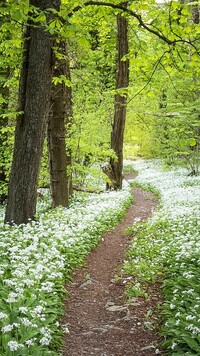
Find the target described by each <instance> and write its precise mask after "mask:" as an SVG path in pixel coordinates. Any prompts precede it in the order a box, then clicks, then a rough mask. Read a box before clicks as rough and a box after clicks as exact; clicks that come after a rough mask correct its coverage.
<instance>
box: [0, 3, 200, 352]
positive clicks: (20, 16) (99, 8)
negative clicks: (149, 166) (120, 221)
mask: <svg viewBox="0 0 200 356" xmlns="http://www.w3.org/2000/svg"><path fill="white" fill-rule="evenodd" d="M127 30H128V31H127ZM199 34H200V27H199V3H198V2H197V1H187V0H185V1H184V0H181V1H180V2H179V1H169V2H168V1H166V2H164V1H163V2H160V1H159V2H158V1H155V0H150V1H149V0H148V1H147V0H144V1H134V2H132V1H126V2H121V1H119V0H113V1H110V0H109V1H108V2H104V1H86V2H85V1H83V0H81V1H77V2H76V1H71V0H62V1H60V0H54V1H50V0H44V1H38V0H30V1H28V0H17V1H16V0H6V1H3V0H2V1H1V0H0V68H1V69H0V146H1V147H0V200H1V201H2V202H3V203H4V204H6V206H7V208H6V214H5V206H2V207H1V209H0V214H1V218H2V220H1V221H2V223H1V234H2V238H1V241H0V243H1V244H2V250H1V252H2V254H3V257H2V261H4V262H2V271H3V275H2V276H3V277H2V278H3V279H2V280H1V283H2V288H3V289H2V290H3V295H2V297H3V298H2V305H3V307H2V308H4V309H3V310H2V312H1V314H0V316H1V322H2V326H1V328H2V329H1V330H2V336H1V343H2V346H1V347H2V350H3V351H2V350H1V351H2V352H4V351H5V352H6V353H5V354H7V355H10V354H11V355H12V353H14V354H16V355H20V353H23V352H27V354H30V353H31V352H32V353H31V354H33V355H34V353H35V355H39V353H41V354H43V355H45V353H47V354H48V353H50V354H51V353H52V354H53V352H54V351H53V350H54V347H55V348H56V347H57V346H56V345H57V344H58V343H59V341H58V339H57V336H55V337H54V330H56V331H55V335H57V326H56V324H55V320H57V319H58V318H59V315H58V313H57V311H56V312H54V306H53V304H52V305H51V303H53V302H52V301H50V304H49V306H48V307H47V306H46V305H45V303H44V299H47V298H46V294H45V293H49V292H48V290H50V291H51V292H52V291H53V293H56V294H54V300H56V303H57V302H58V304H59V303H60V300H61V299H62V295H63V289H62V285H63V282H64V275H65V273H67V272H64V270H65V271H68V266H67V265H66V264H69V265H70V266H69V269H71V267H72V265H74V262H73V261H74V260H75V264H76V263H77V262H78V261H76V258H77V257H75V255H76V252H77V250H78V251H79V252H80V255H81V256H82V255H85V253H86V252H88V251H89V249H90V248H91V247H92V246H93V245H94V244H95V243H96V241H97V240H98V239H99V236H100V235H98V234H97V232H96V227H94V231H93V230H92V229H93V223H92V221H93V217H92V216H91V215H89V218H90V220H91V221H90V222H89V218H87V219H88V221H87V223H88V225H87V226H89V225H90V226H91V230H89V231H90V233H89V235H87V234H86V235H87V236H88V237H87V236H86V239H85V238H84V240H82V238H81V236H82V235H83V237H84V236H85V231H86V230H87V229H88V227H84V228H83V230H82V229H81V226H80V224H79V221H80V220H81V219H82V216H83V215H82V212H81V213H80V211H79V209H80V210H81V209H82V207H85V208H83V210H84V209H86V210H87V208H86V207H87V206H88V209H89V210H92V211H93V210H94V211H93V213H95V209H96V211H97V213H98V214H99V218H97V216H96V215H95V218H94V221H95V224H97V225H95V226H98V229H99V234H100V233H103V231H104V230H103V227H102V229H101V226H104V227H105V225H106V224H107V225H109V224H110V223H108V221H107V220H106V219H107V218H106V216H107V215H106V213H105V211H106V207H105V210H103V211H104V212H103V213H102V215H101V212H99V210H98V208H97V207H95V209H94V208H93V207H91V205H90V204H89V202H91V201H92V199H94V201H96V202H98V199H100V200H101V199H104V198H105V199H107V198H108V197H109V204H108V201H107V203H106V204H107V209H108V206H110V207H111V210H112V209H113V214H114V215H115V214H116V213H115V208H114V207H113V206H112V205H111V200H112V199H111V198H110V197H111V196H112V194H114V195H113V196H114V197H115V193H110V194H111V195H105V196H104V195H101V194H100V195H99V196H98V195H95V198H88V197H87V198H85V200H84V199H82V198H81V199H80V201H79V200H78V201H77V202H76V203H74V205H72V206H71V205H70V203H69V202H70V196H71V195H72V194H73V189H79V190H90V191H101V190H103V189H104V186H105V184H106V185H107V188H109V187H110V188H114V189H119V188H120V182H121V178H122V161H123V154H122V149H123V140H124V155H125V156H133V155H138V156H144V157H147V158H155V157H157V158H164V159H165V161H166V162H167V163H168V164H172V163H174V162H177V161H178V162H180V160H181V162H183V159H184V161H185V164H186V165H187V167H189V172H190V174H191V175H192V176H196V175H197V174H198V173H199V134H200V132H199V117H200V116H199V115H200V114H199V75H200V72H199V68H200V66H199ZM127 39H128V43H127ZM125 42H126V44H127V46H126V48H123V44H124V43H125ZM124 51H125V52H124ZM41 58H42V59H43V60H41ZM44 59H45V60H44ZM123 71H125V72H124V75H122V74H123ZM122 77H126V83H124V82H123V81H121V80H120V79H121V78H122ZM128 81H129V83H128ZM59 100H60V101H59ZM119 103H121V106H120V105H119ZM56 108H57V110H56ZM58 108H59V110H58ZM126 111H127V119H126ZM120 114H121V116H120ZM120 117H121V119H120ZM125 119H126V127H124V126H125ZM58 121H59V125H60V126H59V125H57V122H58ZM121 123H122V125H121ZM47 126H48V130H47ZM58 126H59V127H58ZM52 128H54V129H53V130H52ZM124 129H125V136H124ZM14 132H15V139H14ZM47 132H48V135H47ZM55 132H56V135H55V137H53V135H52V133H53V134H55ZM47 136H48V139H47ZM123 136H124V137H123ZM119 137H120V141H118V138H119ZM44 142H47V143H48V145H46V143H45V145H44ZM13 152H14V154H13ZM42 152H43V154H42ZM12 157H13V159H12ZM52 160H53V162H52ZM52 163H56V165H54V164H52ZM11 167H12V168H11ZM110 167H111V168H110ZM113 169H114V171H113ZM144 171H145V172H146V169H144ZM114 173H116V176H115V174H114ZM184 174H185V173H184V172H183V177H184V179H185V180H184V182H185V183H184V184H185V185H184V189H183V186H182V187H181V188H180V192H181V191H182V190H181V189H183V190H184V192H185V191H187V192H189V191H191V192H192V189H194V191H196V190H195V189H197V187H198V184H199V183H198V182H199V181H198V178H191V180H190V178H187V179H186V177H185V175H184ZM166 177H167V176H166ZM170 177H171V176H170V174H169V182H168V183H169V184H170V182H171V180H170V179H171V178H170ZM115 178H117V179H118V178H119V179H118V180H119V182H117V183H119V184H115V183H116V181H117V179H115ZM102 181H103V182H104V186H103V187H102ZM63 182H67V183H66V184H67V191H66V194H67V195H68V196H67V197H66V199H64V200H59V199H57V198H58V197H59V196H60V197H61V198H62V195H63V194H62V192H61V186H62V187H63V184H60V183H63ZM191 182H193V188H192V187H190V184H191ZM66 184H64V185H65V186H66ZM195 184H196V185H197V187H195ZM8 185H9V189H8ZM44 187H45V188H47V189H49V188H50V191H51V198H50V199H49V197H50V195H49V196H46V191H45V193H44V191H43V188H44ZM38 188H41V189H42V190H41V192H42V199H40V202H39V203H38V209H37V211H36V203H37V200H38V197H37V195H41V194H40V191H39V192H38V191H37V189H38ZM156 188H159V187H156ZM8 191H9V194H8ZM120 194H121V193H120V191H119V192H118V193H116V197H117V196H119V197H120ZM161 194H162V192H161ZM173 194H174V197H176V195H175V192H174V191H173ZM122 195H123V192H122ZM98 197H99V198H98ZM116 199H117V198H116ZM127 199H129V198H127ZM188 199H189V200H188V203H187V204H186V206H185V209H186V208H187V209H188V216H191V221H195V220H193V218H192V216H193V215H192V214H193V213H191V209H192V207H191V206H190V195H189V193H188ZM113 200H114V198H113ZM125 200H126V198H125ZM122 201H123V199H122ZM182 203H183V202H182ZM67 204H69V209H68V210H66V209H62V208H60V207H59V208H58V209H56V210H49V211H48V212H47V208H48V209H50V207H51V205H53V206H59V205H64V206H66V205H67ZM87 204H89V205H87ZM95 204H96V203H95ZM173 204H174V202H173ZM99 205H100V204H99ZM125 205H126V204H125ZM95 206H96V205H95ZM71 209H72V210H71ZM73 209H74V210H73ZM120 209H121V208H120ZM120 209H119V210H120ZM163 209H164V205H163ZM167 209H168V208H167ZM195 209H196V211H197V210H198V207H197V206H196V204H194V216H196V215H195ZM111 210H108V214H109V216H110V214H111V215H112V213H111ZM122 210H123V208H122ZM72 211H78V213H77V215H76V214H75V216H73V217H72V215H73V214H72V213H71V212H72ZM81 211H82V210H81ZM120 211H121V210H120ZM161 211H162V210H161ZM185 211H186V210H185ZM68 214H69V215H70V214H71V215H70V217H69V215H68ZM83 214H85V215H84V216H85V217H86V216H88V210H87V212H86V211H84V213H83ZM120 214H121V213H120ZM5 215H6V217H5V221H6V222H9V223H10V224H13V222H17V223H18V224H19V227H17V226H16V225H14V227H9V226H8V225H3V219H4V216H5ZM114 215H112V218H111V220H112V221H113V216H114ZM161 215H162V214H161ZM103 216H104V217H105V220H102V218H103ZM177 216H179V213H178V208H177ZM184 216H185V215H184ZM32 218H34V219H33V221H30V219H32ZM71 219H72V220H73V222H72V220H71ZM96 219H97V220H96ZM98 219H100V220H98ZM177 219H178V217H177ZM179 219H180V221H181V223H182V222H183V223H184V221H183V220H181V219H184V217H181V216H180V217H179ZM61 220H63V224H62V223H61ZM114 220H115V219H114ZM161 220H162V218H161ZM51 221H52V222H51ZM56 221H57V222H58V221H59V226H60V228H57V230H58V231H60V230H59V229H61V231H62V232H61V236H63V235H62V234H63V233H64V237H57V235H59V234H57V231H56V232H55V229H56V228H55V227H56V226H57V223H56ZM99 221H100V222H99ZM109 221H110V220H109ZM21 223H27V225H23V224H21ZM162 223H163V225H166V226H171V225H173V224H174V220H172V217H171V216H169V221H168V223H167V222H166V220H165V221H164V222H162ZM54 224H55V226H54ZM64 224H65V225H64ZM99 224H100V226H99ZM167 224H169V225H167ZM170 224H171V225H170ZM196 224H198V221H197V222H196ZM158 225H159V224H158ZM180 225H181V224H178V223H177V226H178V227H177V229H178V228H180V227H179V226H180ZM193 225H195V223H194V224H193V222H192V223H191V225H190V224H189V222H188V225H187V230H188V231H190V230H191V229H192V226H193ZM71 226H72V227H73V228H72V230H71ZM74 226H76V228H74ZM109 226H110V225H109ZM79 227H80V234H79ZM193 228H194V229H195V227H194V226H193ZM74 229H76V230H77V231H76V232H77V236H78V239H76V238H75V240H74ZM143 229H144V230H145V226H143ZM147 229H149V227H148V228H147ZM64 230H65V231H66V233H65V232H64ZM69 230H70V231H69ZM158 230H159V228H158ZM92 231H93V232H92ZM159 231H160V230H159ZM194 231H196V230H194ZM54 233H56V238H55V236H54ZM93 233H94V235H93ZM90 234H91V236H90ZM26 236H27V237H26ZM71 236H72V240H70V239H71ZM89 236H90V237H89ZM170 236H172V235H171V234H170ZM79 237H80V239H79ZM88 238H89V240H88ZM96 238H97V240H96ZM174 238H175V236H174ZM177 239H178V237H177ZM66 241H68V242H66ZM69 241H71V242H70V244H71V243H72V245H70V247H69V246H68V244H69ZM88 241H90V242H88ZM94 241H95V242H94ZM170 241H171V240H169V245H170V244H172V243H171V242H170ZM180 241H181V238H180ZM178 245H179V244H178V242H177V246H178ZM15 246H16V247H15ZM170 246H171V245H170ZM19 248H20V249H22V252H21V254H19V255H18V250H17V249H19ZM68 248H69V250H68ZM15 249H16V250H15ZM48 249H49V251H50V252H52V256H53V257H49V255H48V251H47V250H48ZM166 250H167V248H166ZM81 251H82V252H81ZM159 251H160V250H159ZM170 251H173V249H172V248H171V250H170ZM195 251H196V250H195ZM140 252H141V253H142V251H140ZM174 253H175V252H174ZM46 254H47V257H45V259H46V260H45V261H46V263H50V264H51V262H49V261H52V266H53V267H52V268H53V270H52V276H55V278H56V280H57V282H56V283H55V285H54V282H55V281H54V279H53V280H49V279H48V277H47V273H46V271H47V270H46V267H45V266H43V265H42V266H40V263H41V260H44V256H46ZM19 256H20V257H19ZM37 256H39V257H37ZM41 256H42V257H41ZM64 256H65V257H64ZM76 256H77V255H76ZM174 256H175V255H174ZM19 258H20V259H21V260H23V259H25V260H24V261H26V258H27V261H28V262H27V261H26V263H27V266H29V262H30V263H32V262H33V265H32V264H31V267H30V271H29V269H28V270H26V266H25V265H26V263H25V262H24V263H22V266H21V267H20V268H21V269H22V273H25V274H20V271H19V268H18V267H17V266H18V262H19V261H18V259H19ZM51 258H52V259H51ZM81 258H82V257H81ZM49 259H50V260H49ZM58 261H59V262H58ZM12 263H13V265H12ZM37 263H38V267H36V266H37ZM188 263H189V260H188ZM161 265H162V264H161ZM186 265H187V264H186ZM189 265H190V263H189ZM12 266H13V268H12ZM155 266H157V265H156V264H155ZM27 268H29V267H27ZM34 268H36V270H37V271H38V276H36V277H37V281H34V282H32V281H31V282H29V277H30V276H31V277H33V275H34V272H33V269H34ZM40 268H41V270H40ZM48 268H49V266H48ZM152 268H153V266H152ZM155 268H157V267H155ZM4 269H5V271H4ZM15 269H16V270H17V271H18V272H19V273H18V272H17V273H16V272H15ZM23 271H25V272H23ZM4 272H5V275H4ZM26 272H27V273H28V275H27V276H26ZM43 272H44V273H43ZM13 273H14V275H13ZM173 273H175V272H173ZM17 274H18V276H17ZM18 277H19V279H20V280H19V281H18V282H17V279H15V278H18ZM53 278H54V277H53ZM149 278H150V277H149ZM151 278H153V272H152V274H151ZM26 280H27V282H25V281H26ZM30 280H31V278H30ZM191 281H193V279H191ZM45 283H46V284H45ZM181 283H182V282H181ZM29 284H30V285H29ZM54 287H55V288H54ZM31 288H33V289H34V290H35V289H37V288H38V290H39V291H38V292H37V293H36V292H35V295H36V297H35V296H34V295H33V297H32V298H31V293H32V290H31ZM167 288H168V287H166V290H167ZM168 289H169V290H170V288H168ZM23 291H25V295H24V296H23ZM195 291H196V289H195ZM9 293H11V294H10V295H9ZM12 293H14V294H12ZM170 293H171V292H170ZM195 293H196V292H195ZM32 294H33V293H32ZM186 294H187V293H186ZM169 295H170V294H169ZM38 296H39V299H37V298H38ZM40 296H42V297H41V299H40ZM175 297H176V296H175ZM35 298H36V299H35ZM40 300H41V303H40V302H39V301H40ZM177 300H178V297H177ZM23 303H25V305H24V308H28V309H23ZM29 303H30V305H29ZM38 303H39V304H38ZM15 304H16V305H17V307H16V308H18V309H17V311H16V310H15ZM172 304H173V303H172ZM166 305H167V304H166ZM13 306H14V308H13ZM19 308H22V309H19ZM45 308H46V309H45ZM197 309H198V308H197ZM166 310H168V309H167V308H166ZM169 310H171V311H170V313H171V312H173V311H174V310H176V308H174V309H173V308H171V309H169ZM20 313H21V314H20ZM23 313H25V314H23ZM26 313H27V314H26ZM166 313H167V311H166ZM47 314H48V315H47ZM54 314H55V315H54ZM29 317H30V318H31V319H30V320H29ZM9 318H10V320H9ZM48 318H49V319H48ZM33 319H34V320H33ZM35 319H37V320H36V321H35ZM47 319H48V321H47ZM169 319H170V318H169ZM16 320H17V321H16ZM188 320H189V319H188ZM8 321H9V323H8ZM43 322H44V324H42V323H43ZM182 322H184V320H182V319H180V321H178V323H180V324H181V323H182ZM45 323H46V324H45ZM15 324H16V325H15ZM47 324H48V326H47ZM6 325H9V326H8V328H7V329H6ZM35 325H37V328H36V326H35ZM189 325H190V324H189ZM29 326H30V329H31V332H30V334H29V330H30V329H29ZM21 327H22V329H21ZM54 328H55V329H54ZM36 329H37V330H36ZM174 330H175V331H174V333H175V334H176V333H177V335H178V336H177V338H175V336H174V334H173V335H172V338H171V339H169V341H168V342H169V345H168V346H169V347H171V346H172V345H173V346H174V350H175V351H174V352H182V351H180V350H182V349H179V347H182V346H180V345H179V344H180V342H179V341H178V337H179V338H181V337H182V336H181V335H180V334H179V332H178V331H177V329H176V328H174ZM191 330H192V329H191ZM191 330H190V331H191ZM188 332H189V331H188ZM190 335H191V333H190ZM15 337H16V339H14V338H15ZM173 338H174V339H173ZM184 338H185V344H184V345H186V343H187V345H189V346H187V347H191V345H193V352H195V347H197V346H196V343H195V340H193V339H192V338H191V337H190V339H189V338H188V334H187V335H184ZM172 339H173V341H172ZM181 340H182V341H181V342H183V337H182V339H181ZM186 340H189V341H187V342H186ZM191 340H192V341H191ZM173 342H174V343H175V344H177V345H175V344H173ZM8 343H9V344H8ZM35 344H37V347H36V351H35V350H34V347H35ZM48 344H49V345H48ZM7 345H8V347H7ZM22 345H23V346H22ZM48 346H50V347H51V348H52V351H48ZM184 347H186V346H183V348H184ZM187 347H186V349H185V350H186V352H187V351H188V350H187ZM25 349H26V351H24V350H25ZM176 350H177V351H176ZM188 352H190V351H188ZM23 354H24V353H23Z"/></svg>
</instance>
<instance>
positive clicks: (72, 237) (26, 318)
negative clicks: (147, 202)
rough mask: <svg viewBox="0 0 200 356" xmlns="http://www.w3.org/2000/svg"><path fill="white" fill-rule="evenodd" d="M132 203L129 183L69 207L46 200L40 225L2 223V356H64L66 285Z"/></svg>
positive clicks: (80, 199)
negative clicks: (62, 319) (61, 351)
mask: <svg viewBox="0 0 200 356" xmlns="http://www.w3.org/2000/svg"><path fill="white" fill-rule="evenodd" d="M131 201H132V193H131V189H130V186H128V185H127V184H125V186H124V187H123V189H122V190H121V191H120V192H110V193H101V194H96V195H92V196H89V195H87V194H85V193H84V195H83V196H80V195H79V196H77V197H76V199H75V198H74V200H73V201H71V204H70V207H69V208H68V209H67V208H62V207H60V208H57V209H52V210H51V211H49V199H46V203H45V202H44V201H42V202H41V204H40V203H39V204H38V216H39V218H38V221H30V223H28V224H26V225H18V226H12V227H11V226H9V225H4V224H3V220H2V219H1V229H0V236H1V239H0V246H1V262H0V285H1V302H0V330H1V334H0V354H1V355H8V356H11V355H37V356H38V355H57V354H58V349H59V347H60V337H61V335H62V332H63V330H61V327H60V324H59V321H60V317H61V315H62V311H63V305H62V302H63V297H64V295H65V293H64V283H65V282H66V280H69V278H70V272H71V270H72V269H73V268H74V267H77V266H80V265H82V264H83V261H84V257H85V256H86V255H87V254H88V253H89V251H90V250H91V249H92V248H93V247H94V246H96V245H97V244H98V242H99V240H100V238H101V236H102V235H103V234H104V232H106V231H107V230H108V229H110V228H112V227H113V226H114V225H116V224H117V223H118V221H119V220H120V219H121V218H122V216H123V215H124V213H125V211H126V208H127V207H128V205H129V204H130V203H131ZM2 216H3V214H2V215H1V217H2Z"/></svg>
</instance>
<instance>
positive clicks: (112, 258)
mask: <svg viewBox="0 0 200 356" xmlns="http://www.w3.org/2000/svg"><path fill="white" fill-rule="evenodd" d="M134 197H135V198H134V204H133V205H132V206H131V207H130V208H129V209H128V210H127V214H126V216H125V218H124V219H123V220H122V222H121V223H120V224H119V225H118V226H117V227H116V228H114V229H113V230H112V231H110V232H108V233H107V234H106V235H105V236H103V237H102V241H101V243H100V245H99V246H98V247H97V248H96V249H95V250H94V251H92V252H91V254H90V255H89V256H88V258H87V259H86V267H85V268H82V269H78V270H76V271H74V273H73V283H72V284H70V285H68V286H66V288H67V291H68V297H67V300H66V307H65V308H66V310H65V317H64V318H63V325H65V326H66V327H67V328H68V333H66V335H65V337H64V345H63V348H62V354H63V355H64V356H84V355H86V356H90V355H95V356H136V355H140V356H151V355H155V354H156V353H157V351H156V349H157V348H158V346H157V345H158V343H159V337H158V335H157V332H158V323H157V316H156V314H158V311H156V305H157V303H158V301H159V300H160V294H159V285H154V286H152V287H151V288H149V291H148V292H149V298H148V299H147V300H145V299H144V298H141V297H140V298H133V299H132V300H131V301H130V300H129V301H128V300H126V298H125V295H124V288H125V284H126V282H127V278H125V277H123V278H122V279H120V280H117V279H116V278H115V276H116V275H117V274H119V273H120V267H121V266H122V263H123V261H124V259H125V252H126V250H127V248H128V246H129V245H130V237H128V236H127V235H125V233H124V230H125V229H126V228H127V227H130V226H132V225H133V223H134V221H136V220H137V219H141V220H144V219H147V218H148V217H149V216H150V215H151V213H152V211H153V210H154V208H155V207H156V204H157V201H156V200H155V198H154V197H153V195H152V194H151V193H147V192H143V191H142V190H140V189H135V190H134Z"/></svg>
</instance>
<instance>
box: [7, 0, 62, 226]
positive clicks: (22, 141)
mask: <svg viewBox="0 0 200 356" xmlns="http://www.w3.org/2000/svg"><path fill="white" fill-rule="evenodd" d="M30 5H33V6H36V7H38V8H39V9H40V10H45V9H47V8H54V9H56V10H59V6H60V1H59V0H54V1H50V0H43V1H39V0H30ZM50 16H52V15H51V14H50V15H49V17H50ZM51 78H52V40H51V38H50V34H49V33H48V31H47V30H45V28H43V27H41V25H38V27H36V26H32V24H31V22H30V23H28V25H27V29H26V33H25V39H24V58H23V67H22V71H21V76H20V86H19V105H18V107H19V111H20V112H21V114H20V115H19V116H18V118H17V123H16V131H15V145H14V155H13V163H12V168H11V174H10V181H9V191H8V203H7V208H6V215H5V221H6V222H9V223H12V222H15V223H16V224H21V223H27V222H28V220H29V219H33V218H34V216H35V213H36V200H37V182H38V174H39V168H40V161H41V156H42V148H43V143H44V136H45V128H46V121H47V117H48V111H49V99H50V87H51Z"/></svg>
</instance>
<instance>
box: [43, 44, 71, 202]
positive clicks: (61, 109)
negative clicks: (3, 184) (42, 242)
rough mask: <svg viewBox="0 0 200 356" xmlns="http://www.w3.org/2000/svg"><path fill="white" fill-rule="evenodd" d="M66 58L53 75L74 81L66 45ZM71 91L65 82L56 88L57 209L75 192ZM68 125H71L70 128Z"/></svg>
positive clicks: (53, 173) (53, 175) (52, 129)
mask: <svg viewBox="0 0 200 356" xmlns="http://www.w3.org/2000/svg"><path fill="white" fill-rule="evenodd" d="M59 51H60V52H61V53H62V55H63V58H62V59H61V60H57V62H56V67H55V69H54V73H53V75H54V76H55V77H60V76H61V75H64V76H65V77H66V78H67V79H68V80H70V79H71V78H70V67H69V60H68V57H67V50H66V44H65V42H61V43H60V44H59ZM71 92H72V90H71V87H68V86H66V85H65V83H64V82H62V83H59V84H57V85H53V87H52V98H51V101H52V103H51V107H52V109H51V114H50V117H49V122H48V150H49V167H50V187H51V196H52V205H53V207H56V206H59V205H62V206H66V205H67V204H68V200H69V197H70V195H71V193H72V191H71V186H72V183H71V173H70V167H71V155H70V152H68V153H67V151H66V144H65V139H66V127H67V128H68V127H69V124H70V121H71V116H72V100H71ZM66 124H67V125H66Z"/></svg>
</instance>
